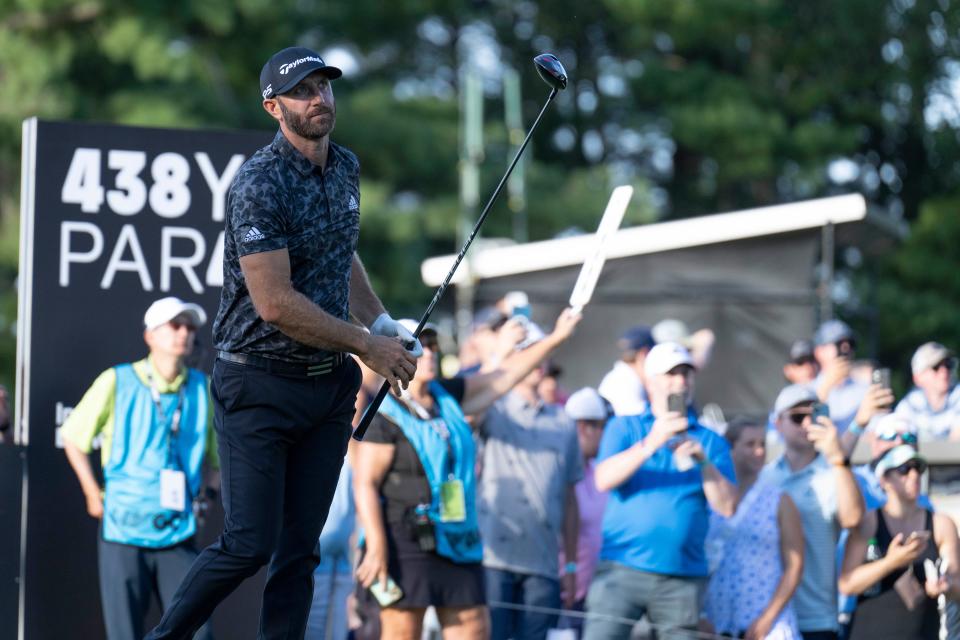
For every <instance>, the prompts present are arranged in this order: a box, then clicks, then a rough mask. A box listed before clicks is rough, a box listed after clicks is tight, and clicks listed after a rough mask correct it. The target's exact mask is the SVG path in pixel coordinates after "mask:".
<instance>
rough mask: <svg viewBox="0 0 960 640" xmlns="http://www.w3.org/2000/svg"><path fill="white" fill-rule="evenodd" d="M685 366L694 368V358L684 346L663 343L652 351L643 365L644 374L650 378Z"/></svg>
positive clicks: (674, 343)
mask: <svg viewBox="0 0 960 640" xmlns="http://www.w3.org/2000/svg"><path fill="white" fill-rule="evenodd" d="M682 364H685V365H688V366H691V367H693V366H694V364H693V358H692V357H691V356H690V352H689V351H687V348H686V347H684V346H683V345H682V344H678V343H676V342H661V343H660V344H658V345H656V346H654V347H653V348H652V349H650V352H649V353H648V354H647V359H646V360H645V361H644V363H643V372H644V373H645V374H646V376H647V377H648V378H652V377H653V376H656V375H661V374H664V373H668V372H669V371H670V370H671V369H673V368H674V367H679V366H680V365H682Z"/></svg>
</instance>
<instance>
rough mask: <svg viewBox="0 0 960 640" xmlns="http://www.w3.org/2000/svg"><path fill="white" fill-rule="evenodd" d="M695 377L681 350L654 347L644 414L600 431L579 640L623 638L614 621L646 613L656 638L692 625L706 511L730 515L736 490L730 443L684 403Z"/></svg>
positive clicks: (702, 576) (626, 631)
mask: <svg viewBox="0 0 960 640" xmlns="http://www.w3.org/2000/svg"><path fill="white" fill-rule="evenodd" d="M695 371H696V370H695V369H694V365H693V358H692V357H691V355H690V352H689V351H687V349H686V348H684V347H683V346H682V345H680V344H677V343H675V342H665V343H662V344H658V345H656V346H654V347H653V348H652V349H650V352H649V353H648V354H647V355H646V360H645V361H644V378H645V380H646V385H647V391H648V393H649V405H648V409H647V411H646V412H645V413H643V414H641V415H632V416H619V415H618V416H617V417H615V418H613V419H611V420H610V422H609V423H608V424H607V426H606V427H605V428H604V431H603V437H602V438H601V440H600V451H599V454H598V455H597V460H598V463H597V467H596V472H595V476H594V478H595V481H596V485H597V489H598V490H599V491H609V492H610V493H609V496H608V497H607V507H606V512H605V513H604V516H603V527H602V536H603V542H602V546H601V551H600V563H599V565H598V566H597V570H596V573H595V575H594V578H593V582H592V583H591V584H590V589H589V591H588V592H587V611H589V612H590V613H594V614H598V615H597V616H596V617H589V618H587V622H586V627H585V630H584V638H586V640H607V639H613V638H624V639H625V638H629V637H630V626H629V625H625V624H623V622H622V621H623V620H624V619H628V620H637V619H639V618H640V617H642V616H643V615H644V614H646V615H648V616H649V618H650V620H651V622H652V623H654V624H656V625H657V626H658V628H657V632H658V634H659V635H660V636H661V637H670V638H674V637H687V636H688V633H687V632H688V631H693V630H695V629H696V628H697V625H698V623H699V611H700V607H699V603H700V599H701V595H702V592H703V589H704V587H705V585H706V580H707V559H706V554H705V549H704V540H705V538H706V535H707V526H708V522H709V516H710V510H711V509H712V510H714V511H716V512H718V513H721V514H723V515H724V516H726V517H729V516H731V515H733V512H734V509H735V507H736V499H737V492H736V486H735V484H734V483H735V479H734V469H733V461H732V460H731V458H730V447H729V445H728V444H727V443H726V441H724V439H723V437H722V436H720V435H718V434H717V433H715V432H713V431H711V430H710V429H708V428H707V427H705V426H703V425H702V424H700V423H699V422H697V418H696V413H695V412H694V411H693V410H692V408H691V407H690V405H691V401H692V398H693V392H694V377H695ZM638 514H640V515H639V517H638Z"/></svg>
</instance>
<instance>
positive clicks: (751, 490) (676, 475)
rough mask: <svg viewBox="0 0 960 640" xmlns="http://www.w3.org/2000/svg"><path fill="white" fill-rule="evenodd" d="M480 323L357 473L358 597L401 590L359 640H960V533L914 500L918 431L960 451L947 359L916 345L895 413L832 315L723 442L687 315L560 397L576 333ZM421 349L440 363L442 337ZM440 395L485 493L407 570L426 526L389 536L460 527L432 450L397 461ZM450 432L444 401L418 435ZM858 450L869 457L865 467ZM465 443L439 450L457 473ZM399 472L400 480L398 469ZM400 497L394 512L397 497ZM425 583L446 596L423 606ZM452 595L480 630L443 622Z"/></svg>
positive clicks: (484, 314)
mask: <svg viewBox="0 0 960 640" xmlns="http://www.w3.org/2000/svg"><path fill="white" fill-rule="evenodd" d="M561 323H562V318H561V321H558V327H559V326H560V324H561ZM572 324H574V325H575V322H572ZM474 329H475V330H474V333H473V334H472V335H471V336H470V337H469V338H468V339H466V340H464V341H463V343H462V351H461V353H460V354H459V355H460V356H461V358H460V363H461V365H462V366H461V368H460V371H459V372H458V373H457V374H456V375H455V376H454V377H453V378H451V379H443V380H440V379H439V378H437V379H436V380H439V382H431V381H433V380H435V378H434V376H437V375H439V374H438V373H437V371H438V369H437V364H436V361H435V360H431V361H429V362H428V361H422V362H421V363H420V365H419V369H418V374H417V379H419V380H421V382H420V383H419V384H418V385H416V386H411V391H410V392H409V396H410V397H407V398H400V399H394V402H395V403H396V404H397V405H398V406H405V407H406V409H405V412H406V413H404V416H402V417H401V418H400V419H398V418H397V416H394V417H392V418H391V417H390V412H391V411H395V409H390V410H388V411H386V412H384V411H381V415H380V416H379V417H378V418H377V419H376V421H375V423H374V424H375V425H377V428H375V429H374V430H372V431H371V432H370V433H371V434H373V437H372V438H371V437H370V435H368V438H367V440H365V441H364V442H363V443H361V444H360V445H359V447H358V450H359V451H360V452H363V451H364V450H365V449H368V450H370V451H376V452H377V455H379V456H382V457H381V461H380V467H383V468H382V469H381V472H380V473H377V474H371V472H370V469H371V468H378V467H377V465H373V464H371V457H370V455H364V454H362V453H361V454H360V455H359V456H358V457H357V458H356V460H355V464H357V465H359V467H358V469H361V470H360V471H359V473H358V474H357V479H355V481H354V488H355V495H356V496H357V500H358V503H360V504H361V508H360V510H359V511H360V515H361V517H360V520H361V521H360V523H359V524H360V525H361V527H362V529H363V532H364V539H363V540H362V541H361V542H360V545H359V548H360V557H361V558H362V560H361V561H360V563H359V569H358V571H357V577H358V579H359V585H360V588H359V589H358V593H360V594H361V597H360V599H361V600H362V599H363V595H362V592H363V591H364V589H363V587H367V586H370V585H372V584H373V582H374V581H375V580H376V579H381V578H382V579H383V580H384V581H387V580H391V581H395V582H396V583H397V584H398V585H399V586H400V589H399V590H398V591H397V599H396V600H393V601H391V602H389V603H388V604H386V606H381V605H377V604H374V605H373V606H371V607H367V608H366V609H365V614H364V615H366V616H367V617H369V616H373V617H375V618H378V619H379V622H380V624H379V625H378V628H377V629H376V630H375V631H374V632H372V633H370V632H369V629H370V627H369V625H368V626H360V627H359V628H358V629H356V630H355V631H354V632H353V633H354V637H378V636H379V637H382V638H416V637H420V636H421V634H423V633H424V629H425V627H424V620H425V619H429V616H426V617H425V613H426V612H427V611H426V610H427V608H428V607H432V608H433V609H434V610H435V611H436V612H437V618H438V620H439V624H438V625H437V626H439V627H442V629H443V637H445V638H447V637H451V638H459V637H463V638H483V637H491V638H496V639H498V640H499V639H501V638H503V639H506V638H515V639H517V640H519V639H521V638H522V639H527V638H548V637H549V638H564V639H567V638H570V639H573V638H581V637H582V638H586V639H588V640H600V639H607V638H631V637H632V638H637V637H646V636H645V635H644V634H649V636H650V637H656V638H687V637H689V638H695V637H703V638H709V637H731V638H750V639H760V638H775V639H786V640H789V639H794V638H795V639H800V638H803V639H804V640H820V639H832V638H844V637H853V638H891V639H893V638H896V639H897V640H904V639H910V638H918V639H919V638H935V637H936V638H939V637H941V636H940V635H939V634H940V629H941V626H942V627H944V633H945V634H947V633H948V632H949V635H944V636H942V637H960V636H957V635H956V634H957V628H956V624H955V623H951V622H950V620H951V618H953V617H956V616H955V614H956V608H955V606H954V605H953V604H952V601H953V600H954V599H960V582H958V578H960V575H958V574H960V551H958V545H957V530H956V527H955V525H954V524H953V521H952V520H951V519H950V518H949V517H948V516H946V515H944V514H941V513H935V512H934V510H933V507H932V504H931V503H930V500H929V498H928V497H927V496H926V495H925V494H924V492H923V491H922V490H921V489H922V487H923V486H924V484H923V482H922V481H921V479H922V477H923V474H924V471H925V470H926V466H927V465H926V461H925V460H924V459H923V458H922V456H921V455H920V454H919V452H918V451H917V445H918V439H926V440H930V439H938V438H939V439H945V438H953V439H957V438H960V428H958V426H960V391H957V385H956V382H955V375H954V374H955V372H956V359H955V358H954V356H953V354H952V353H951V352H950V351H949V350H948V349H946V348H945V347H943V346H942V345H940V344H937V343H932V342H931V343H927V344H924V345H922V346H920V347H919V348H918V349H917V351H916V353H915V355H914V356H913V359H912V363H911V364H912V374H913V382H914V385H915V386H914V387H913V389H912V390H911V391H910V392H909V393H907V394H906V395H905V396H904V397H903V398H902V399H900V401H899V402H896V400H895V398H894V395H893V392H892V390H891V389H890V388H889V381H888V379H887V378H884V377H882V376H877V375H876V374H875V373H874V371H875V370H876V367H874V366H872V365H869V366H867V368H866V369H864V367H863V365H862V361H858V360H857V359H856V346H857V344H856V337H855V335H854V333H853V331H852V330H851V329H850V327H849V326H847V325H846V324H845V323H843V322H841V321H838V320H832V321H829V322H826V323H824V324H823V325H821V326H820V327H819V328H818V329H817V331H816V332H815V334H814V335H813V336H810V338H801V339H798V340H797V341H796V342H794V343H793V344H792V345H791V347H790V350H789V353H788V354H787V358H786V362H785V364H784V366H783V376H784V386H783V388H782V390H781V391H780V393H779V394H778V396H777V398H776V400H775V402H774V404H773V406H772V407H768V408H765V409H762V413H765V414H766V415H767V417H765V418H764V419H758V418H757V417H756V416H750V417H747V416H744V417H737V418H734V419H733V420H730V421H729V422H728V423H726V424H724V425H720V427H719V428H717V427H716V426H715V425H713V424H710V425H709V426H707V425H706V424H705V421H701V419H700V418H699V417H698V411H697V408H696V406H695V404H694V400H693V398H694V393H695V385H696V378H697V375H698V372H699V371H701V370H702V369H703V368H705V367H708V366H710V364H709V363H710V357H711V353H712V349H713V346H714V342H715V336H714V335H713V333H712V332H711V331H709V330H708V329H703V330H700V331H696V332H690V331H689V330H688V329H687V327H686V326H685V325H684V324H683V323H681V322H679V321H677V320H672V319H668V320H665V321H663V322H660V323H658V324H657V325H655V326H653V327H646V326H636V327H632V328H630V329H628V330H627V331H625V332H624V333H623V335H622V336H621V337H620V339H619V340H618V341H617V344H616V346H617V350H618V352H619V358H618V360H617V361H616V362H615V363H613V366H612V368H611V369H610V371H609V372H608V373H606V374H605V375H604V376H603V377H602V378H601V379H600V380H598V383H597V386H596V388H592V387H585V388H582V389H579V390H577V391H575V392H573V393H569V394H568V393H567V391H566V389H564V386H563V384H562V382H563V378H562V375H563V372H562V371H561V370H560V369H559V368H558V367H556V366H555V365H554V364H552V363H550V362H549V360H547V359H546V356H547V355H548V354H549V353H550V352H551V351H552V350H553V348H554V347H555V346H556V345H557V344H559V342H560V341H562V340H563V339H566V337H568V336H569V332H572V327H570V328H569V329H568V330H563V331H561V334H563V335H562V336H559V337H558V335H557V331H558V330H559V329H558V330H555V331H554V332H552V333H550V334H546V333H545V332H543V331H541V330H540V329H539V328H538V327H536V325H534V324H533V323H532V322H531V321H530V309H529V303H528V301H527V300H526V298H525V297H523V296H519V295H513V296H508V297H507V298H506V299H505V300H503V301H501V303H500V304H499V305H498V307H496V308H494V307H491V308H489V309H485V310H483V311H481V312H480V313H478V315H477V321H476V323H475V325H474ZM424 335H425V336H426V342H425V343H424V346H425V347H427V349H426V351H427V352H428V353H430V352H431V347H433V346H435V345H436V337H435V336H436V333H435V328H431V329H430V330H428V331H427V332H425V334H424ZM544 340H546V341H547V344H546V345H545V346H541V347H539V348H536V349H535V348H534V347H533V345H537V344H540V343H542V342H543V341H544ZM518 362H522V363H523V365H522V367H520V369H522V370H523V371H524V372H525V373H523V375H520V373H519V369H517V367H518ZM567 366H568V367H569V366H571V365H569V364H568V365H567ZM507 371H513V372H514V373H513V374H512V375H510V376H509V382H508V383H506V384H504V385H502V386H501V387H498V390H497V391H496V392H495V393H491V394H489V396H487V401H485V402H484V403H482V406H475V405H473V404H472V403H470V402H468V396H467V395H465V392H464V390H465V389H469V388H470V387H471V385H477V384H478V383H479V382H480V381H483V380H489V379H491V378H494V379H495V378H498V377H501V376H503V375H505V374H504V372H507ZM437 384H439V385H440V387H441V388H443V389H446V390H447V391H448V393H450V395H451V398H452V399H453V400H454V403H453V405H454V406H460V407H461V409H462V413H463V414H464V418H463V420H462V432H461V438H462V445H463V448H465V449H467V448H468V449H470V453H469V457H467V458H466V460H468V461H469V462H470V467H471V473H469V474H467V476H470V477H465V478H464V482H462V489H463V491H467V492H470V491H472V492H474V493H475V495H474V496H466V495H465V496H464V499H463V500H464V503H465V504H464V506H465V509H464V511H465V513H464V514H463V516H464V519H463V521H462V522H463V523H468V524H469V526H468V527H467V528H468V529H470V530H471V531H475V532H476V533H477V538H476V542H477V547H476V549H475V550H474V551H473V553H472V555H470V556H469V557H464V558H459V559H457V558H447V559H446V560H445V561H444V563H445V564H443V565H436V564H426V563H424V564H416V563H411V562H410V561H409V560H406V559H405V557H406V556H405V555H404V554H405V552H404V551H403V547H404V545H411V544H413V545H415V541H416V539H417V537H416V533H415V532H413V531H412V529H411V530H409V531H408V532H407V534H405V535H406V540H405V541H404V542H390V544H388V545H386V547H385V548H386V549H387V552H386V555H383V552H382V551H379V550H378V549H380V548H381V547H383V543H382V542H379V541H378V540H379V538H380V537H382V535H383V534H381V533H378V531H379V528H380V527H383V525H382V524H380V522H387V523H395V526H397V527H400V526H402V525H401V523H407V525H404V526H407V527H408V528H409V527H410V526H411V525H409V523H411V522H413V521H415V519H416V518H415V517H412V516H411V514H416V512H417V509H420V510H421V511H423V512H427V513H428V514H429V515H431V516H432V518H426V519H425V520H426V521H430V522H432V523H433V527H434V528H433V531H434V535H435V536H437V537H438V539H439V537H440V536H442V535H443V533H442V532H443V530H444V528H445V527H448V526H449V525H450V523H449V522H446V521H445V519H444V518H443V517H441V516H440V514H439V512H438V513H437V514H433V513H432V512H431V509H435V510H439V509H442V508H444V507H443V505H444V502H445V501H446V500H448V499H449V496H448V495H447V493H448V492H447V491H446V490H445V489H444V488H443V487H442V486H441V485H442V484H443V478H444V477H448V478H452V477H453V476H449V475H448V476H444V475H443V474H442V473H440V472H439V471H437V472H434V471H432V470H431V469H430V466H431V463H430V462H429V454H427V453H424V452H422V451H417V452H416V453H415V454H414V453H413V452H408V453H401V452H400V447H399V442H400V441H401V440H402V439H403V438H404V436H405V437H406V438H407V439H410V438H411V437H414V438H415V437H418V436H412V435H411V433H410V432H411V431H412V429H411V423H408V422H407V421H408V420H409V419H408V418H407V417H405V416H409V415H411V414H412V410H411V409H410V407H411V406H413V407H416V406H417V404H416V401H415V398H416V397H417V394H418V389H420V385H422V386H423V387H424V388H429V387H430V386H431V385H437ZM436 417H443V415H442V409H434V410H433V411H432V412H431V411H430V410H427V411H425V412H424V413H423V415H421V416H420V418H418V419H417V420H415V421H414V422H415V423H416V424H417V425H419V428H420V429H421V430H422V431H423V432H424V433H436V427H435V423H433V422H431V420H433V419H434V418H436ZM428 425H433V426H428ZM452 431H453V429H451V432H452ZM386 434H392V435H391V436H389V437H388V436H387V435H386ZM420 437H422V436H420ZM861 438H863V439H865V440H866V442H867V444H866V445H864V446H866V447H867V448H869V451H870V462H869V463H867V464H863V465H859V466H852V465H851V463H850V459H851V455H852V452H853V450H854V448H855V447H856V445H857V444H858V442H859V440H860V439H861ZM454 439H455V438H453V437H452V436H451V440H454ZM771 443H776V446H777V448H778V451H779V453H778V455H776V456H775V457H772V458H771V457H770V456H769V455H768V446H769V445H770V444H771ZM385 445H386V446H387V447H389V449H384V448H383V447H384V446H385ZM406 446H407V447H408V448H409V445H406ZM414 449H415V447H414ZM454 450H459V449H457V447H452V448H451V447H448V446H443V447H438V448H437V452H438V453H436V454H435V455H436V456H438V457H443V455H444V454H445V453H446V452H450V455H452V459H457V454H453V453H452V452H453V451H454ZM387 461H389V465H387V466H386V467H384V465H385V464H387ZM418 461H419V462H418ZM444 464H447V463H444ZM390 465H393V466H390ZM403 465H406V466H407V467H409V468H406V469H405V470H404V471H403V472H402V473H401V474H400V476H396V475H395V471H388V469H395V468H396V467H398V466H403ZM438 469H439V467H438ZM404 473H405V474H406V477H404ZM444 473H449V470H447V471H444ZM417 474H419V479H416V478H415V476H417ZM471 474H472V475H471ZM433 475H437V476H438V477H437V478H434V479H433V480H432V481H428V480H429V479H430V478H431V477H432V476H433ZM364 478H366V479H364ZM408 485H409V486H413V485H418V486H419V488H418V489H416V490H410V489H409V486H408ZM404 487H407V488H406V489H405V488H404ZM405 491H406V492H407V494H408V495H409V496H410V498H409V499H407V500H406V501H405V502H403V503H402V504H399V505H398V503H397V502H396V499H395V498H392V497H391V495H392V494H393V493H395V492H401V493H403V492H405ZM361 496H369V498H368V497H361ZM374 498H375V499H374ZM391 511H392V512H393V513H392V515H391ZM378 519H379V521H378ZM328 526H331V524H328ZM391 526H394V525H388V527H387V528H388V529H390V528H391ZM391 536H392V538H396V536H397V534H396V533H393V534H390V536H388V537H391ZM392 538H391V539H392ZM371 540H372V542H371ZM438 548H439V545H438ZM372 550H373V551H372ZM414 551H416V550H414ZM372 552H375V553H376V554H377V555H376V557H377V561H376V563H375V567H374V568H375V569H376V570H371V569H370V560H369V558H370V557H371V555H370V554H371V553H372ZM421 553H422V551H421ZM432 553H435V554H436V553H437V551H434V552H432ZM391 554H399V556H400V557H399V558H393V557H391ZM441 555H442V554H441ZM436 561H437V559H436V558H434V559H433V562H436ZM456 571H459V572H460V573H457V572H456ZM318 572H319V570H318ZM328 580H329V578H328ZM421 581H428V582H431V583H434V584H432V585H431V587H430V589H428V590H426V591H425V590H424V589H423V588H422V586H421V585H420V584H419V583H420V582H421ZM318 582H319V575H318ZM464 590H466V591H469V594H468V595H463V594H462V592H463V591H464ZM457 593H461V595H463V598H464V600H463V601H462V602H460V601H457V602H458V603H460V604H465V605H469V606H468V607H466V610H468V611H470V616H467V617H466V618H462V619H457V618H451V617H450V606H451V604H453V601H451V600H449V597H450V596H451V595H452V594H457ZM341 600H345V598H341ZM368 600H369V598H368ZM340 605H341V607H342V608H345V604H344V603H343V602H341V603H340ZM361 609H364V607H361ZM364 615H361V618H363V617H364ZM400 618H402V619H403V620H404V622H403V623H402V624H401V623H398V619H400ZM429 626H430V624H429V622H427V627H426V628H427V631H428V632H429ZM308 637H316V638H323V637H336V638H340V637H343V635H342V634H341V635H330V636H323V635H315V636H309V635H308Z"/></svg>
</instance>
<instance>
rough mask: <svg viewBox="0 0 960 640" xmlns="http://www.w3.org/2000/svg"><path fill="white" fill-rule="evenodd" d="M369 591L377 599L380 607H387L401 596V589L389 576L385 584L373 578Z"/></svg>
mask: <svg viewBox="0 0 960 640" xmlns="http://www.w3.org/2000/svg"><path fill="white" fill-rule="evenodd" d="M370 593H371V594H373V597H374V598H376V599H377V602H379V603H380V606H381V607H389V606H390V605H392V604H394V603H395V602H397V601H398V600H400V598H402V597H403V591H402V590H401V589H400V587H399V586H398V585H397V583H396V582H394V581H393V578H391V577H390V576H387V585H386V586H384V585H383V582H381V581H380V580H375V581H374V583H373V584H372V585H370Z"/></svg>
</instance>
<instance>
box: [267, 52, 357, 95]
mask: <svg viewBox="0 0 960 640" xmlns="http://www.w3.org/2000/svg"><path fill="white" fill-rule="evenodd" d="M314 71H323V72H324V73H325V74H326V75H327V77H328V78H330V79H331V80H336V79H337V78H339V77H340V76H342V75H343V72H342V71H340V69H338V68H337V67H331V66H330V65H328V64H327V63H326V62H324V61H323V58H321V57H320V54H319V53H317V52H316V51H313V50H311V49H307V48H306V47H287V48H286V49H283V50H281V51H278V52H276V53H275V54H273V55H272V56H270V59H269V60H267V63H266V64H265V65H263V69H262V70H261V71H260V95H261V96H262V97H263V99H264V100H266V99H268V98H272V97H274V96H278V95H281V94H284V93H286V92H287V91H290V89H293V88H294V87H295V86H296V85H297V83H298V82H300V81H301V80H303V79H304V78H306V77H307V76H308V75H310V74H311V73H313V72H314Z"/></svg>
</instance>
